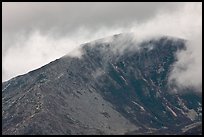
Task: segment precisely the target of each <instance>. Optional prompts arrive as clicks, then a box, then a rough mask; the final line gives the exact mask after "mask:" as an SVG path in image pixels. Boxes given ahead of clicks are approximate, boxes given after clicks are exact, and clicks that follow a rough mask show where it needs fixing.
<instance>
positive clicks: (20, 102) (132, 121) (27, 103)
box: [2, 34, 202, 135]
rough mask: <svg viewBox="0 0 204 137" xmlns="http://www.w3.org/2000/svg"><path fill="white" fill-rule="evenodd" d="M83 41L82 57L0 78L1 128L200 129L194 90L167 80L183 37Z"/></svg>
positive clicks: (114, 131) (77, 131)
mask: <svg viewBox="0 0 204 137" xmlns="http://www.w3.org/2000/svg"><path fill="white" fill-rule="evenodd" d="M82 46H83V47H82V50H83V55H82V57H81V58H71V57H68V56H64V57H62V58H60V59H57V60H55V61H53V62H51V63H49V64H47V65H45V66H43V67H41V68H39V69H37V70H34V71H31V72H29V73H27V74H25V75H21V76H18V77H15V78H13V79H11V80H9V81H6V82H3V83H2V133H3V134H42V135H46V134H55V135H60V134H62V135H64V134H74V135H76V134H86V135H90V134H202V122H201V121H202V97H201V95H199V94H197V93H196V92H192V91H193V89H190V88H186V89H182V90H185V91H186V92H182V91H181V92H178V93H176V94H175V93H174V94H172V92H171V91H172V90H175V89H177V87H176V86H175V85H169V84H168V76H169V73H170V71H171V69H172V65H173V63H174V62H175V61H176V57H175V53H176V52H177V51H179V50H185V41H184V40H182V39H176V38H168V37H162V38H158V39H150V40H146V41H144V42H141V43H137V42H135V41H134V40H133V39H132V36H131V35H123V34H120V35H115V36H113V37H111V40H106V39H101V40H98V41H94V42H92V43H86V44H84V45H82ZM177 90H178V91H179V90H181V89H177ZM180 93H181V94H180ZM183 93H184V94H183Z"/></svg>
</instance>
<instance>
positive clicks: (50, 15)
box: [2, 3, 202, 91]
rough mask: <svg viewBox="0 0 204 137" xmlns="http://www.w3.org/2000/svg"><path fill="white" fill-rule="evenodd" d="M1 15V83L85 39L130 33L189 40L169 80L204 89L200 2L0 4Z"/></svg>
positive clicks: (56, 56) (67, 50)
mask: <svg viewBox="0 0 204 137" xmlns="http://www.w3.org/2000/svg"><path fill="white" fill-rule="evenodd" d="M2 15H3V17H2V19H3V22H2V23H3V24H2V26H3V41H2V61H3V68H2V73H3V81H4V80H8V79H9V78H11V77H14V76H16V75H19V74H23V73H26V72H28V71H30V70H33V69H36V68H39V67H40V66H43V65H45V64H46V63H48V62H50V61H52V60H54V59H56V58H59V57H61V56H63V55H65V54H67V53H68V55H70V56H71V53H73V52H72V51H73V50H75V49H80V47H79V45H80V44H83V43H85V42H89V41H92V40H95V39H98V38H103V37H106V36H111V35H114V34H118V33H124V32H133V33H134V34H135V40H136V41H137V42H141V41H142V40H144V39H148V38H150V37H156V36H161V35H169V36H174V37H179V38H184V39H186V40H188V45H187V50H186V51H181V52H178V54H177V58H178V61H177V62H176V63H175V64H174V67H173V69H172V72H171V75H170V77H169V83H171V82H172V81H176V83H177V84H178V85H179V86H180V87H188V86H192V87H196V88H197V89H198V90H199V91H201V90H202V88H201V86H202V77H201V76H202V70H201V69H202V38H201V36H202V31H201V30H202V3H88V4H87V3H20V4H19V3H3V14H2ZM76 51H78V50H76ZM76 55H77V56H80V55H81V53H80V52H77V54H75V56H76ZM181 68H185V69H181Z"/></svg>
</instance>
